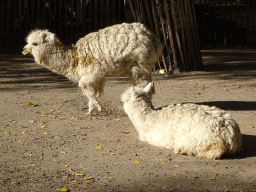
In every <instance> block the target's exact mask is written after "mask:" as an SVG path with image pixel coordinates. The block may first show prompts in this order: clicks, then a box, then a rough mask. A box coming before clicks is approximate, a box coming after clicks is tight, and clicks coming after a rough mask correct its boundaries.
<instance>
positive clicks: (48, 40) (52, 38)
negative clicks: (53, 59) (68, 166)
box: [44, 34, 56, 44]
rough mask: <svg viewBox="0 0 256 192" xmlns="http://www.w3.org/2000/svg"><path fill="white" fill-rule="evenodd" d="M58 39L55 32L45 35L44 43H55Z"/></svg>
mask: <svg viewBox="0 0 256 192" xmlns="http://www.w3.org/2000/svg"><path fill="white" fill-rule="evenodd" d="M55 40H56V35H55V34H50V35H46V34H45V36H44V43H49V44H54V43H55Z"/></svg>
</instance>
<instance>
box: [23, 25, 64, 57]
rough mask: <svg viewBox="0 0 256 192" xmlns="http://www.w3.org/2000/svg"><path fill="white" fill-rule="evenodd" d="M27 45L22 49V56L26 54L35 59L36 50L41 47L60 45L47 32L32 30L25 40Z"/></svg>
mask: <svg viewBox="0 0 256 192" xmlns="http://www.w3.org/2000/svg"><path fill="white" fill-rule="evenodd" d="M26 41H27V45H26V46H25V47H24V48H23V52H22V53H23V54H24V55H26V54H28V53H30V54H32V55H33V56H34V57H36V55H35V53H36V50H38V49H41V50H42V47H41V46H42V45H56V44H62V43H61V42H60V41H59V39H58V38H57V37H56V35H55V34H54V33H51V32H49V31H48V30H39V29H37V30H33V31H31V32H30V33H29V35H28V36H27V38H26Z"/></svg>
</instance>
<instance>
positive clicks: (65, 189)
mask: <svg viewBox="0 0 256 192" xmlns="http://www.w3.org/2000/svg"><path fill="white" fill-rule="evenodd" d="M60 191H68V189H67V188H61V189H60Z"/></svg>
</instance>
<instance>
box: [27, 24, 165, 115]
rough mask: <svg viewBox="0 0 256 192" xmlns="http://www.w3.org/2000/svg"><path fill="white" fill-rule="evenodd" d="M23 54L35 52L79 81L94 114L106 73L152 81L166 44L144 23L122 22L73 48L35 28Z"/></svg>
mask: <svg viewBox="0 0 256 192" xmlns="http://www.w3.org/2000/svg"><path fill="white" fill-rule="evenodd" d="M27 43H28V44H27V45H26V46H25V47H24V50H23V54H27V53H31V54H32V55H33V56H34V58H35V61H36V62H37V63H38V64H42V65H44V66H45V67H46V68H48V69H50V70H52V71H54V72H56V73H59V74H61V75H64V76H66V77H68V78H69V79H70V80H72V81H74V82H78V85H79V86H80V87H81V89H82V91H83V93H84V95H86V96H87V97H88V99H89V104H88V105H89V112H88V114H91V113H92V111H93V110H94V107H95V106H96V107H97V108H98V111H101V106H100V104H99V102H98V98H99V97H100V95H101V93H102V92H103V87H104V79H105V76H108V75H111V76H117V75H120V74H122V73H125V74H127V75H128V76H129V78H130V80H131V81H132V83H133V84H137V83H141V82H142V81H143V80H146V81H148V82H149V81H151V70H152V68H153V67H154V65H155V64H156V62H157V60H158V58H159V56H160V55H161V53H162V45H161V43H160V41H159V40H158V39H157V38H155V36H154V35H153V34H152V33H151V32H150V31H149V30H148V29H147V28H146V27H145V26H144V25H143V24H140V23H132V24H127V23H123V24H119V25H114V26H111V27H107V28H105V29H102V30H100V31H98V32H94V33H90V34H89V35H86V36H85V37H84V38H81V39H80V40H79V41H78V42H77V43H76V44H75V46H73V47H67V46H65V45H63V44H62V43H61V42H60V41H59V39H58V38H57V37H56V36H55V34H53V33H51V32H49V31H48V30H34V31H31V32H30V34H29V35H28V37H27Z"/></svg>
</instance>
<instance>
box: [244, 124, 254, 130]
mask: <svg viewBox="0 0 256 192" xmlns="http://www.w3.org/2000/svg"><path fill="white" fill-rule="evenodd" d="M246 127H247V128H250V129H253V128H255V127H254V126H253V125H252V126H251V125H247V126H246Z"/></svg>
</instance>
